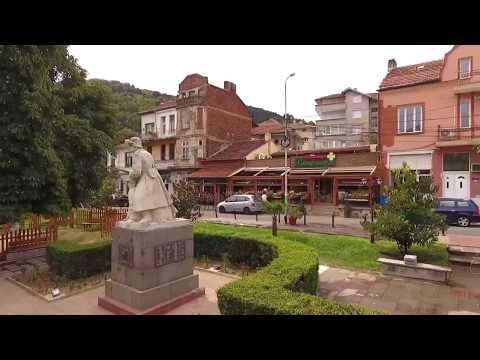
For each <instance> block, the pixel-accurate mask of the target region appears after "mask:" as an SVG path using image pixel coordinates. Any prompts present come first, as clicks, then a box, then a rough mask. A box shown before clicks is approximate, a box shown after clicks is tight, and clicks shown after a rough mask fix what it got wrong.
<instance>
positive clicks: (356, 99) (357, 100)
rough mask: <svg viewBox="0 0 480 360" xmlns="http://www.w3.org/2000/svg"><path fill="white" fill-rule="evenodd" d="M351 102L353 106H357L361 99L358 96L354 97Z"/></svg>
mask: <svg viewBox="0 0 480 360" xmlns="http://www.w3.org/2000/svg"><path fill="white" fill-rule="evenodd" d="M352 101H353V102H354V103H355V104H359V103H361V102H362V97H361V96H360V95H358V96H354V97H353V98H352Z"/></svg>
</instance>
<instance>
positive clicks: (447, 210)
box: [436, 198, 480, 227]
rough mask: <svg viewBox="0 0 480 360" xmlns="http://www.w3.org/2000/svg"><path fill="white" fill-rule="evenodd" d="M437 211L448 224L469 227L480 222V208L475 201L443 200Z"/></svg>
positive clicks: (440, 200) (440, 201)
mask: <svg viewBox="0 0 480 360" xmlns="http://www.w3.org/2000/svg"><path fill="white" fill-rule="evenodd" d="M436 211H437V213H439V214H441V215H444V216H445V217H446V222H447V224H456V225H459V226H463V227H467V226H470V224H471V223H475V222H480V208H479V207H478V205H477V204H475V202H473V200H463V199H449V198H441V199H439V206H438V208H437V209H436Z"/></svg>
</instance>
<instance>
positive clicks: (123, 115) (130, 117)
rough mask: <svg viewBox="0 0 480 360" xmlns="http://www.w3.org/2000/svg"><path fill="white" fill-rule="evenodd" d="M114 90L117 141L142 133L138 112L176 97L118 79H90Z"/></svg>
mask: <svg viewBox="0 0 480 360" xmlns="http://www.w3.org/2000/svg"><path fill="white" fill-rule="evenodd" d="M89 81H90V82H97V83H100V84H102V85H104V86H107V87H109V88H110V89H111V90H112V97H113V99H112V102H113V106H114V108H115V112H116V115H117V120H118V126H119V130H118V132H117V139H116V142H117V143H118V142H121V141H123V139H124V138H126V137H129V136H134V135H138V134H139V133H140V115H138V112H140V111H142V110H145V109H148V108H149V107H153V106H155V105H158V104H160V103H161V102H162V101H165V100H169V99H173V98H175V96H173V95H168V94H163V93H160V92H158V91H152V90H146V89H138V88H136V87H135V86H133V85H131V84H129V83H122V82H120V81H116V80H103V79H90V80H89Z"/></svg>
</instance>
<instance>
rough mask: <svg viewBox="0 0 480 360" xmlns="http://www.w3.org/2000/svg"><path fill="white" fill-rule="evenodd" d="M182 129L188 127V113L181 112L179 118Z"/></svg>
mask: <svg viewBox="0 0 480 360" xmlns="http://www.w3.org/2000/svg"><path fill="white" fill-rule="evenodd" d="M180 122H181V124H182V129H190V114H189V113H187V112H183V113H182V116H181V120H180Z"/></svg>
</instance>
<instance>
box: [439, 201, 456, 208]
mask: <svg viewBox="0 0 480 360" xmlns="http://www.w3.org/2000/svg"><path fill="white" fill-rule="evenodd" d="M439 206H440V207H443V208H445V207H455V201H451V200H442V201H440V204H439Z"/></svg>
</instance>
